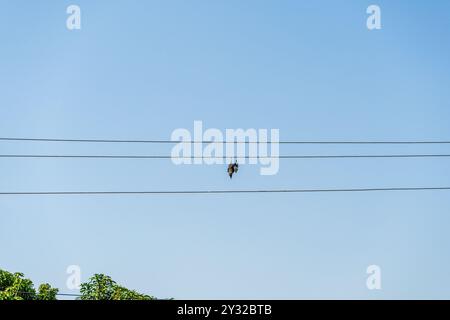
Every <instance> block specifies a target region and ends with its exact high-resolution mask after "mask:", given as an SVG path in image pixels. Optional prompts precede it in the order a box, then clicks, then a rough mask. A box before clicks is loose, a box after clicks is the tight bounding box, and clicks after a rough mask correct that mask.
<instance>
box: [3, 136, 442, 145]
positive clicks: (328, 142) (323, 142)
mask: <svg viewBox="0 0 450 320" xmlns="http://www.w3.org/2000/svg"><path fill="white" fill-rule="evenodd" d="M0 141H28V142H80V143H159V144H172V143H182V142H185V143H219V144H220V143H233V144H235V143H236V144H238V143H245V144H261V143H274V144H450V140H416V141H408V140H404V141H400V140H397V141H306V140H305V141H299V140H297V141H296V140H292V141H273V142H271V141H265V142H263V141H208V140H204V141H173V140H120V139H57V138H12V137H0Z"/></svg>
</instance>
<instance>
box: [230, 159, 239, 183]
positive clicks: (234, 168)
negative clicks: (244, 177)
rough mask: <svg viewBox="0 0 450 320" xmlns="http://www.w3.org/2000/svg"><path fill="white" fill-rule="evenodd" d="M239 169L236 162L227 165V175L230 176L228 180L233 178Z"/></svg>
mask: <svg viewBox="0 0 450 320" xmlns="http://www.w3.org/2000/svg"><path fill="white" fill-rule="evenodd" d="M238 169H239V164H238V163H237V160H236V161H235V162H234V163H230V164H229V165H228V170H227V172H228V175H229V176H230V179H231V178H233V174H234V173H237V172H238Z"/></svg>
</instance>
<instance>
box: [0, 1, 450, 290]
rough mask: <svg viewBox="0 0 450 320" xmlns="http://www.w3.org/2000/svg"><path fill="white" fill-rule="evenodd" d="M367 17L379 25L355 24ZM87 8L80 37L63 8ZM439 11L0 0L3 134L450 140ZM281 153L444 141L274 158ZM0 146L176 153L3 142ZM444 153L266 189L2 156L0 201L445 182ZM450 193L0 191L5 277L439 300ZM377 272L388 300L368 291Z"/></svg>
mask: <svg viewBox="0 0 450 320" xmlns="http://www.w3.org/2000/svg"><path fill="white" fill-rule="evenodd" d="M373 3H375V4H377V5H379V6H380V7H381V13H382V17H381V18H382V29H381V30H374V31H369V30H368V29H367V28H366V18H367V16H368V15H367V14H366V8H367V6H368V5H370V4H373ZM69 4H77V5H79V6H80V7H81V24H82V25H81V26H82V29H81V30H75V31H69V30H68V29H67V28H66V17H67V14H66V7H67V6H68V5H69ZM449 39H450V2H449V1H424V0H421V1H406V0H405V1H400V0H397V1H343V0H341V1H261V0H258V1H257V0H249V1H238V0H230V1H223V0H222V1H206V0H202V1H199V0H198V1H197V0H194V1H181V0H180V1H130V0H127V1H86V0H76V1H70V2H69V1H56V0H54V1H33V2H31V1H24V0H20V1H5V0H2V1H0V40H1V45H0V136H4V137H38V138H39V137H44V138H45V137H55V138H80V139H83V138H87V139H89V138H99V139H169V138H170V135H171V133H172V131H173V130H175V129H177V128H188V129H190V130H192V126H193V122H194V120H202V121H203V123H204V126H205V127H206V128H219V129H221V130H225V129H227V128H257V129H258V128H267V129H271V128H277V129H279V130H280V139H281V140H445V139H447V140H448V139H450V125H449V120H450V90H449V88H450V73H449V71H450V59H449V57H450V41H449ZM280 152H281V153H282V154H346V153H347V154H355V153H361V154H362V153H372V154H376V153H433V152H438V153H450V146H445V145H433V146H421V145H416V146H401V145H394V146H373V145H372V146H355V145H352V146H331V145H325V146H304V145H300V146H282V148H281V150H280ZM0 153H1V154H6V153H24V154H25V153H38V154H46V153H47V154H49V153H59V154H77V153H78V154H93V153H97V154H99V153H101V154H165V153H167V154H170V146H154V145H128V144H95V145H86V144H64V143H29V142H1V143H0ZM449 185H450V162H449V160H448V159H445V158H442V159H335V160H329V159H328V160H281V163H280V170H279V173H278V174H277V175H274V176H261V175H260V174H259V167H258V166H242V168H241V170H240V171H239V173H238V174H237V175H236V176H235V177H233V179H232V180H231V181H230V179H229V178H228V177H227V175H226V167H225V166H217V165H215V166H206V165H201V166H199V165H197V166H192V165H191V166H188V165H185V166H175V165H174V164H172V162H171V161H170V160H167V159H166V160H88V159H1V160H0V191H2V192H6V191H48V190H52V191H70V190H85V191H86V190H87V191H88V190H112V191H113V190H183V189H184V190H198V189H211V190H214V189H230V190H232V189H264V188H267V189H276V188H307V189H308V188H352V187H355V188H359V187H417V186H449ZM449 224H450V194H449V192H448V191H439V192H436V191H435V192H432V191H425V192H409V193H408V192H393V193H386V192H384V193H383V192H379V193H346V194H344V193H337V194H267V195H258V194H253V195H249V194H242V195H236V194H234V195H180V196H92V197H90V196H58V197H55V196H1V198H0V268H2V269H7V270H10V271H21V272H24V273H25V274H26V276H28V277H30V278H31V279H32V280H34V282H35V283H41V282H50V283H51V284H52V285H54V286H56V287H59V288H61V292H71V291H70V290H69V289H67V288H66V287H65V283H66V278H67V275H66V268H67V266H69V265H73V264H75V265H79V266H80V267H81V270H82V280H83V281H85V280H87V278H88V277H89V276H91V275H92V274H93V273H105V274H108V275H111V276H112V277H113V278H114V279H115V280H116V281H117V282H119V283H121V284H123V285H124V286H126V287H129V288H133V289H136V290H138V291H141V292H145V293H148V294H153V295H156V296H158V297H174V298H178V299H181V298H192V299H197V298H199V299H200V298H210V299H215V298H237V299H239V298H257V299H258V298H267V299H269V298H274V299H278V298H288V299H294V298H368V299H372V298H450V276H449V270H450V253H449V252H450V234H449V232H448V226H449ZM372 264H375V265H379V266H380V267H381V273H382V290H379V291H373V290H372V291H371V290H368V289H367V288H366V278H367V274H366V268H367V266H369V265H372Z"/></svg>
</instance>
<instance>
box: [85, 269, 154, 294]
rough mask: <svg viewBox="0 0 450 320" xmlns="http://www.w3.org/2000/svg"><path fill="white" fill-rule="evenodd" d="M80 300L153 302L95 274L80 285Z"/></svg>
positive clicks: (107, 277)
mask: <svg viewBox="0 0 450 320" xmlns="http://www.w3.org/2000/svg"><path fill="white" fill-rule="evenodd" d="M80 292H81V297H80V299H81V300H154V299H155V298H154V297H152V296H149V295H145V294H140V293H138V292H136V291H134V290H129V289H127V288H124V287H122V286H120V285H118V284H117V283H116V282H115V281H114V280H112V279H111V277H109V276H106V275H104V274H95V275H94V276H93V277H91V278H90V279H89V281H88V282H86V283H82V284H81V289H80Z"/></svg>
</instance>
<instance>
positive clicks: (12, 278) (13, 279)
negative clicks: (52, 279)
mask: <svg viewBox="0 0 450 320" xmlns="http://www.w3.org/2000/svg"><path fill="white" fill-rule="evenodd" d="M57 293H58V289H54V288H52V287H51V286H50V285H49V284H43V285H41V286H40V287H39V292H38V293H36V290H35V289H34V286H33V282H32V281H31V280H30V279H26V278H24V275H23V273H20V272H16V273H11V272H8V271H4V270H1V269H0V300H55V299H56V294H57Z"/></svg>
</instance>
